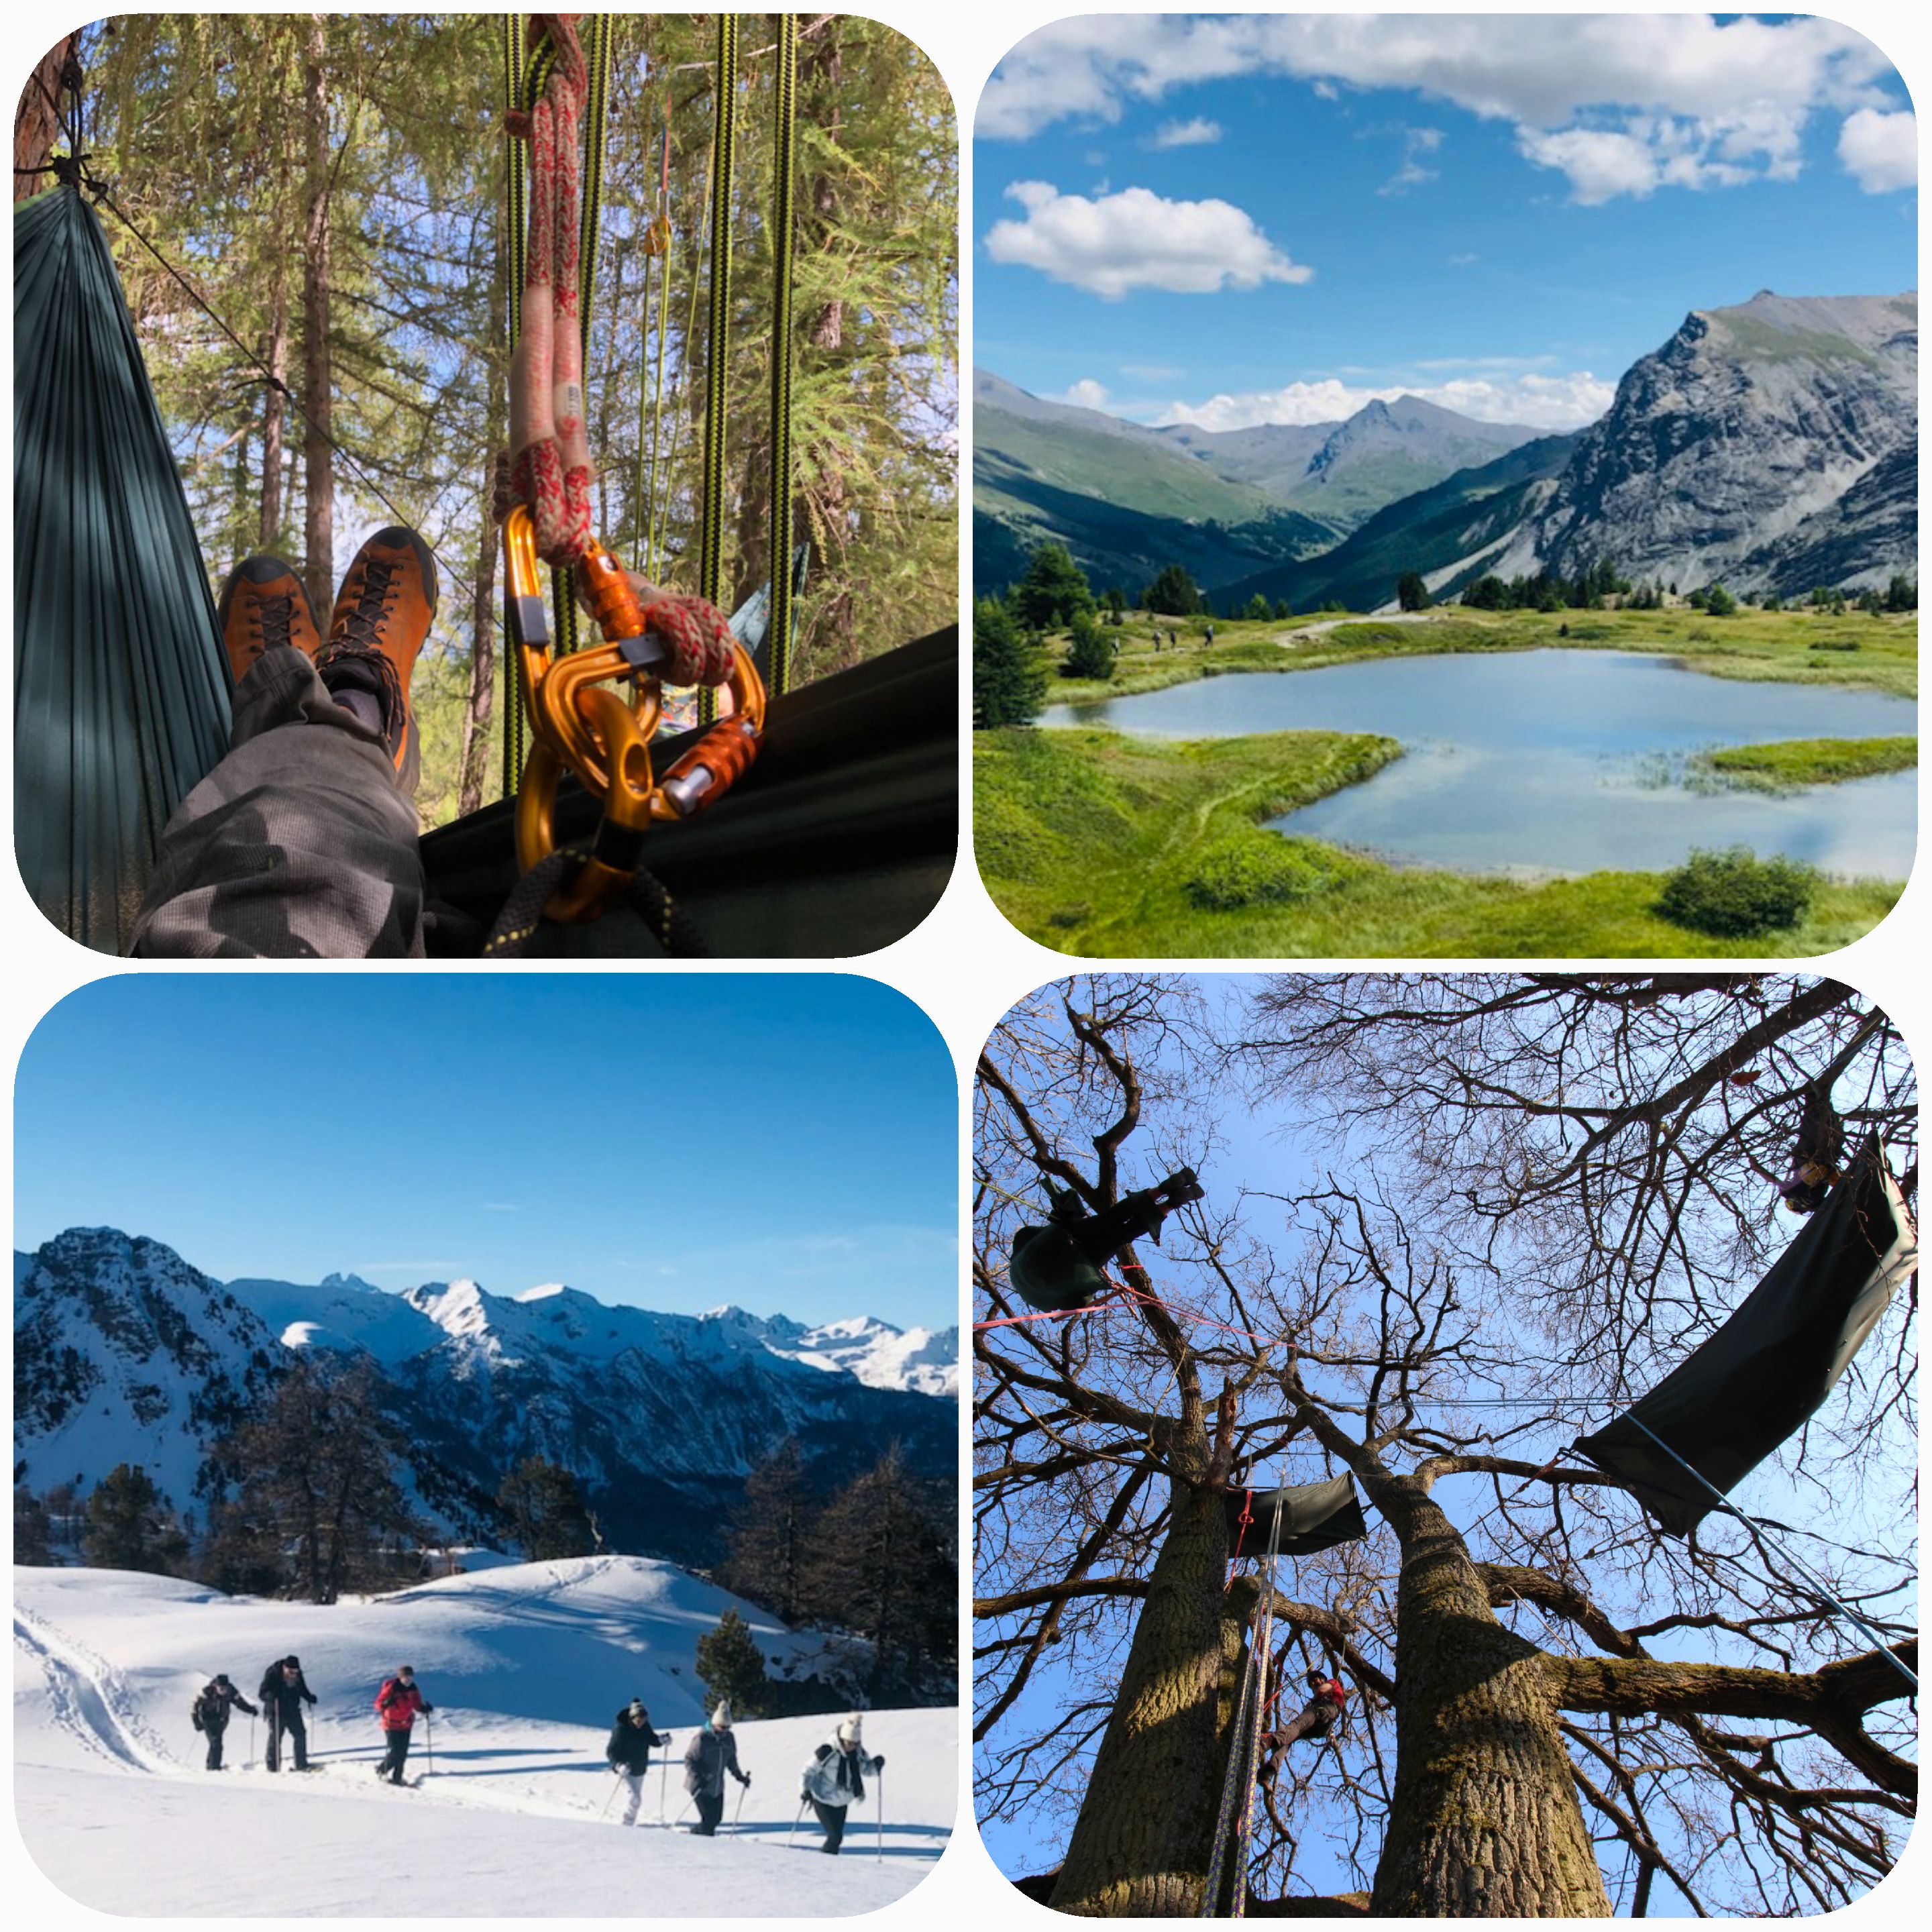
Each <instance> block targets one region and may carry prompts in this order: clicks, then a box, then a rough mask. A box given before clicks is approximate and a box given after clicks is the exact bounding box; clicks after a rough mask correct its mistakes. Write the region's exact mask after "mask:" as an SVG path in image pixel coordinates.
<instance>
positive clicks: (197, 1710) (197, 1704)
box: [187, 1697, 202, 1730]
mask: <svg viewBox="0 0 1932 1932" xmlns="http://www.w3.org/2000/svg"><path fill="white" fill-rule="evenodd" d="M187 1715H188V1717H189V1719H190V1721H191V1722H192V1723H193V1726H194V1727H195V1729H196V1730H200V1729H201V1728H202V1724H201V1700H200V1699H199V1697H197V1698H196V1700H194V1702H193V1703H192V1704H190V1706H188V1707H187Z"/></svg>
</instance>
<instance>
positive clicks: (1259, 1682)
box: [1199, 1505, 1281, 1918]
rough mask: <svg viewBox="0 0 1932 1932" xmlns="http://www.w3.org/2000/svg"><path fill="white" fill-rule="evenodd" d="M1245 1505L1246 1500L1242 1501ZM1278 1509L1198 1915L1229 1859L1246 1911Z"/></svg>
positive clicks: (1216, 1894)
mask: <svg viewBox="0 0 1932 1932" xmlns="http://www.w3.org/2000/svg"><path fill="white" fill-rule="evenodd" d="M1244 1507H1245V1505H1244ZM1280 1545H1281V1512H1280V1511H1279V1510H1277V1511H1276V1512H1275V1516H1274V1532H1273V1533H1272V1534H1271V1535H1270V1537H1269V1538H1268V1589H1267V1591H1266V1592H1265V1597H1264V1601H1263V1602H1262V1604H1261V1606H1260V1608H1259V1611H1258V1613H1257V1616H1256V1625H1257V1629H1256V1631H1254V1632H1253V1633H1251V1634H1250V1637H1249V1640H1248V1661H1247V1667H1246V1668H1245V1669H1244V1671H1243V1672H1242V1674H1241V1697H1240V1700H1239V1703H1238V1709H1237V1710H1236V1712H1235V1723H1234V1726H1233V1728H1232V1730H1230V1732H1229V1742H1228V1769H1227V1772H1226V1775H1225V1776H1224V1777H1223V1778H1222V1781H1221V1804H1220V1811H1219V1812H1218V1814H1217V1816H1216V1818H1215V1821H1214V1844H1213V1846H1212V1848H1211V1850H1210V1852H1209V1853H1208V1882H1207V1885H1206V1887H1205V1889H1204V1891H1202V1897H1201V1911H1200V1913H1199V1916H1200V1917H1202V1918H1218V1917H1219V1916H1220V1912H1219V1909H1218V1907H1219V1906H1220V1898H1221V1891H1222V1888H1223V1885H1224V1884H1225V1883H1226V1881H1227V1877H1228V1873H1229V1866H1230V1863H1231V1853H1232V1866H1233V1870H1234V1872H1235V1879H1236V1884H1235V1900H1234V1903H1233V1906H1232V1915H1233V1916H1234V1917H1235V1918H1243V1917H1244V1916H1246V1913H1247V1873H1248V1858H1247V1847H1248V1839H1249V1835H1250V1827H1251V1824H1252V1820H1253V1811H1254V1781H1255V1772H1256V1769H1257V1762H1258V1760H1259V1756H1260V1751H1261V1721H1262V1712H1263V1710H1264V1709H1265V1703H1264V1698H1265V1693H1266V1691H1267V1688H1268V1668H1269V1666H1270V1664H1271V1663H1272V1661H1273V1649H1274V1564H1275V1559H1276V1557H1277V1556H1278V1555H1279V1554H1280Z"/></svg>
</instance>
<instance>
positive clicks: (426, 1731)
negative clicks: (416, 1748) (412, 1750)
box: [423, 1711, 436, 1778]
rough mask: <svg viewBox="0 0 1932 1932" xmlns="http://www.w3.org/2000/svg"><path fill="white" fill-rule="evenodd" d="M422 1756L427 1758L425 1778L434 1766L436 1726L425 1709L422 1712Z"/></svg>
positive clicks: (424, 1771) (424, 1769)
mask: <svg viewBox="0 0 1932 1932" xmlns="http://www.w3.org/2000/svg"><path fill="white" fill-rule="evenodd" d="M423 1756H424V1757H425V1760H427V1762H426V1763H425V1765H424V1766H423V1775H424V1777H425V1778H427V1777H428V1775H430V1773H431V1772H433V1771H434V1770H435V1769H436V1727H435V1725H434V1724H431V1722H430V1716H429V1713H428V1712H427V1711H425V1712H424V1713H423Z"/></svg>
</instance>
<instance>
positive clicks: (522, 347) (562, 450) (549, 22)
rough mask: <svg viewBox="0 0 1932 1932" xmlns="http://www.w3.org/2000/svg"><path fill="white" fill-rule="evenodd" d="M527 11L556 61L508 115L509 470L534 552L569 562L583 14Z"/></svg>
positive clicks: (577, 400) (574, 531) (578, 499)
mask: <svg viewBox="0 0 1932 1932" xmlns="http://www.w3.org/2000/svg"><path fill="white" fill-rule="evenodd" d="M582 17H583V16H582V15H580V14H577V13H538V14H535V15H533V16H532V20H533V23H534V24H535V27H536V28H537V29H538V31H539V32H540V33H541V34H544V35H546V36H547V37H548V39H549V40H550V45H551V46H552V48H553V49H554V50H555V52H556V61H555V63H554V65H553V66H552V67H551V68H550V77H549V79H548V80H547V81H546V83H544V91H543V94H542V96H541V98H540V99H539V100H538V101H537V103H536V104H535V107H532V109H531V110H529V113H526V114H525V113H516V114H511V115H508V116H506V117H505V124H506V126H507V127H508V130H509V131H510V133H511V135H512V136H516V137H518V138H520V139H526V140H528V141H529V144H530V222H529V247H528V248H527V250H526V251H525V265H526V266H525V269H524V280H523V335H522V337H521V338H520V340H519V341H518V342H517V347H516V350H515V352H514V354H513V355H512V356H511V359H510V448H511V452H512V455H511V468H510V475H511V483H512V485H513V486H514V489H515V490H516V493H517V496H519V497H520V499H522V500H523V502H526V503H527V504H528V505H529V509H530V514H531V517H532V520H533V521H534V523H535V526H536V538H537V553H538V556H541V558H542V559H544V562H546V563H553V564H560V565H564V566H565V567H566V568H568V566H569V565H572V564H574V563H575V562H577V560H578V559H579V558H580V557H581V556H583V553H584V551H585V550H586V548H587V547H589V542H590V531H591V523H590V485H591V483H592V481H593V479H594V478H595V474H596V472H595V468H594V466H592V463H591V460H590V442H589V431H588V430H587V428H586V425H585V422H584V412H583V341H582V338H581V335H580V331H579V328H578V322H577V278H578V267H579V261H578V257H579V251H580V237H579V235H578V232H577V221H578V199H579V196H580V180H579V178H580V172H581V168H582V157H581V153H580V135H579V128H580V123H581V120H582V117H583V105H584V102H585V101H586V98H587V97H588V95H589V88H590V77H589V68H587V67H586V65H585V62H584V58H583V47H582V45H581V44H580V42H579V41H578V40H577V21H578V20H580V19H581V18H582Z"/></svg>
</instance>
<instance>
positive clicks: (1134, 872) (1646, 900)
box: [974, 609, 1918, 959]
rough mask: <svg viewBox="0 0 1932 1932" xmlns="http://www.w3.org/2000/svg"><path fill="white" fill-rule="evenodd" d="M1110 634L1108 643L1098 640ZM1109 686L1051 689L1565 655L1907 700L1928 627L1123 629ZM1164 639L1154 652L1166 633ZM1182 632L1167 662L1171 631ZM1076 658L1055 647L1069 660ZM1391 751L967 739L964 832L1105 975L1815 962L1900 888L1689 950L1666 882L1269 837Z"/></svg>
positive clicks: (1904, 748) (1889, 745)
mask: <svg viewBox="0 0 1932 1932" xmlns="http://www.w3.org/2000/svg"><path fill="white" fill-rule="evenodd" d="M1109 628H1115V627H1109ZM1118 628H1119V629H1121V631H1122V632H1123V634H1124V643H1123V646H1122V649H1121V653H1120V655H1119V657H1118V659H1117V660H1116V664H1117V670H1116V674H1115V677H1114V679H1112V681H1110V682H1105V683H1101V682H1093V681H1090V680H1082V679H1073V678H1064V677H1058V676H1056V677H1055V678H1054V679H1052V688H1050V690H1049V693H1048V701H1049V703H1068V702H1075V703H1077V702H1079V701H1081V700H1083V699H1085V700H1091V699H1094V698H1098V697H1104V696H1123V695H1127V694H1133V693H1135V692H1138V691H1152V690H1158V689H1160V688H1163V687H1165V686H1167V685H1174V684H1179V683H1184V682H1188V681H1190V680H1191V679H1194V678H1197V677H1212V676H1219V675H1225V674H1226V673H1229V672H1233V671H1254V670H1280V671H1293V670H1312V669H1315V668H1317V667H1320V666H1322V665H1325V664H1338V663H1343V662H1352V661H1358V660H1360V659H1361V658H1366V657H1392V656H1406V655H1418V654H1424V653H1431V652H1445V651H1471V650H1527V649H1539V648H1550V647H1556V648H1571V649H1618V650H1632V651H1643V652H1651V653H1654V654H1661V655H1667V656H1670V657H1673V658H1677V659H1679V660H1680V661H1682V663H1684V664H1685V665H1686V666H1687V667H1690V668H1692V669H1694V670H1699V671H1702V672H1704V673H1707V674H1709V675H1712V676H1720V677H1736V678H1746V679H1772V680H1775V681H1778V682H1793V683H1810V684H1818V685H1839V686H1851V687H1853V688H1864V689H1867V690H1873V691H1883V692H1886V693H1888V694H1891V695H1894V696H1900V697H1915V696H1916V694H1917V688H1918V684H1917V653H1918V626H1917V621H1916V618H1915V616H1913V615H1905V616H1889V615H1888V616H1882V617H1876V618H1875V617H1871V616H1865V615H1863V614H1860V613H1852V614H1847V615H1844V616H1830V615H1828V614H1825V613H1815V612H1813V611H1811V610H1790V611H1777V612H1769V611H1758V610H1749V609H1745V610H1740V611H1739V613H1737V614H1736V616H1730V617H1712V616H1707V615H1706V614H1705V613H1703V612H1700V611H1697V610H1661V611H1659V610H1644V611H1637V610H1632V611H1619V610H1603V611H1597V610H1583V611H1577V610H1572V611H1565V612H1550V613H1544V612H1535V611H1510V612H1503V613H1491V612H1487V611H1464V610H1460V609H1459V610H1445V611H1442V612H1430V613H1424V614H1422V615H1421V616H1418V617H1416V618H1414V619H1403V620H1396V619H1388V618H1361V617H1354V616H1334V615H1329V616H1315V617H1304V618H1296V619H1288V620H1286V621H1285V622H1229V621H1226V620H1223V619H1215V620H1214V642H1213V643H1209V642H1208V639H1207V635H1206V630H1207V625H1206V622H1205V620H1203V619H1160V620H1158V624H1157V623H1156V622H1155V621H1154V620H1151V619H1149V618H1148V616H1146V615H1145V613H1138V612H1136V613H1130V615H1129V616H1128V617H1127V619H1126V620H1125V621H1124V623H1123V624H1122V625H1120V626H1118ZM1157 629H1158V631H1160V634H1161V637H1162V639H1163V642H1162V643H1161V645H1160V647H1159V648H1157V647H1156V641H1155V632H1156V630H1157ZM1170 629H1172V630H1175V631H1178V632H1179V633H1180V637H1179V642H1178V645H1177V646H1174V647H1169V646H1166V643H1165V641H1164V640H1165V635H1166V632H1167V631H1169V630H1170ZM1063 649H1064V640H1056V641H1055V643H1052V644H1051V645H1050V646H1049V651H1050V653H1051V655H1052V656H1053V657H1054V658H1055V660H1056V661H1057V660H1058V657H1059V655H1061V652H1062V650H1063ZM1400 752H1401V748H1400V745H1398V744H1397V742H1395V741H1394V740H1393V739H1389V738H1386V737H1379V736H1370V735H1367V734H1361V733H1341V732H1294V731H1291V732H1276V733H1265V734H1262V735H1259V736H1252V737H1239V738H1218V739H1202V740H1198V741H1183V742H1176V741H1174V740H1171V739H1163V740H1153V739H1139V738H1133V737H1129V736H1124V735H1123V734H1121V733H1116V732H1108V731H1097V730H1085V729H1079V730H1052V731H1043V730H1037V729H1033V728H1025V727H1022V728H1009V729H1004V730H992V731H980V732H978V733H976V734H975V742H974V844H975V849H976V852H977V857H978V861H979V865H980V874H981V876H982V877H983V879H984V880H985V882H986V889H987V890H988V892H989V893H990V894H991V895H992V898H993V900H994V901H995V904H998V906H999V907H1001V910H1003V911H1004V913H1006V915H1007V917H1008V918H1009V919H1011V920H1012V921H1013V923H1014V924H1015V925H1016V926H1018V927H1019V929H1020V930H1021V931H1022V932H1025V933H1026V934H1027V935H1028V936H1029V937H1031V938H1034V939H1035V940H1037V941H1039V942H1040V944H1043V945H1046V946H1049V947H1053V948H1055V950H1058V951H1061V952H1064V953H1071V954H1076V955H1081V956H1088V957H1094V958H1131V957H1150V958H1178V959H1204V958H1207V959H1212V958H1230V959H1248V958H1262V957H1272V958H1283V959H1319V958H1351V957H1364V958H1379V957H1394V956H1404V955H1414V956H1418V957H1423V958H1505V959H1506V958H1529V957H1559V958H1560V957H1565V956H1568V957H1617V956H1630V957H1636V958H1702V959H1722V958H1803V957H1808V956H1815V955H1817V954H1820V953H1829V952H1831V951H1832V950H1835V949H1836V948H1838V947H1841V946H1843V945H1846V944H1849V943H1850V942H1851V941H1853V940H1855V939H1856V938H1859V937H1861V935H1863V934H1864V933H1866V932H1869V931H1870V929H1871V928H1872V927H1873V926H1875V925H1876V924H1877V922H1879V920H1880V919H1882V918H1883V917H1884V916H1885V913H1887V912H1888V910H1890V909H1891V905H1892V904H1893V903H1894V901H1895V900H1896V898H1897V895H1898V893H1899V892H1900V889H1901V888H1902V883H1903V882H1902V881H1879V880H1855V881H1841V880H1827V881H1826V883H1823V885H1822V886H1820V889H1819V890H1818V891H1817V893H1816V895H1815V896H1814V899H1813V901H1812V904H1811V910H1810V912H1809V913H1808V916H1806V917H1805V919H1804V920H1803V922H1802V923H1801V924H1799V926H1796V927H1793V928H1791V929H1788V930H1785V931H1781V932H1769V933H1763V934H1760V935H1756V936H1754V937H1752V938H1748V939H1737V940H1724V939H1718V938H1714V937H1712V935H1709V934H1706V933H1703V932H1693V931H1688V930H1687V929H1685V928H1684V927H1682V926H1676V925H1673V924H1672V923H1671V922H1670V921H1668V920H1667V919H1664V918H1662V917H1661V916H1659V914H1658V913H1657V912H1656V910H1655V905H1656V902H1657V899H1658V893H1659V892H1660V890H1661V887H1662V884H1663V880H1664V874H1660V873H1649V872H1614V871H1603V872H1594V873H1591V874H1587V875H1586V876H1584V877H1577V878H1556V879H1550V880H1542V881H1535V882H1526V881H1523V880H1513V879H1509V878H1505V877H1493V876H1487V875H1485V876H1469V875H1465V874H1459V873H1456V872H1451V871H1439V870H1433V869H1429V868H1409V867H1396V866H1392V865H1385V864H1384V863H1382V862H1381V861H1379V860H1378V859H1374V858H1372V857H1370V856H1366V855H1364V854H1362V853H1355V852H1350V851H1346V850H1343V849H1341V848H1340V847H1336V846H1333V845H1330V844H1326V843H1325V842H1324V841H1320V840H1317V839H1313V838H1286V837H1283V836H1282V835H1279V834H1277V833H1274V832H1266V831H1265V830H1263V829H1261V824H1260V821H1262V820H1265V819H1267V818H1269V817H1274V816H1276V815H1277V814H1280V813H1281V812H1283V811H1289V810H1292V809H1293V808H1295V807H1296V806H1298V805H1304V804H1307V803H1309V802H1312V801H1313V799H1316V798H1318V797H1321V796H1325V795H1326V794H1327V793H1330V792H1332V791H1334V790H1339V789H1340V788H1341V787H1343V786H1344V785H1348V784H1356V783H1359V782H1361V781H1362V780H1363V779H1364V778H1369V777H1370V776H1372V775H1373V774H1374V773H1375V772H1377V771H1379V769H1382V766H1384V765H1385V764H1386V763H1388V761H1389V760H1391V758H1394V757H1399V756H1400ZM1916 760H1917V741H1916V739H1911V738H1901V739H1863V740H1848V739H1807V740H1803V741H1799V742H1795V743H1793V744H1789V745H1781V744H1773V745H1748V746H1740V747H1736V748H1733V749H1732V750H1730V751H1723V752H1718V753H1715V754H1710V755H1709V757H1708V758H1707V759H1704V760H1698V761H1696V765H1695V768H1694V770H1693V771H1692V772H1690V773H1688V774H1687V777H1688V778H1690V779H1691V781H1693V782H1699V783H1719V784H1740V785H1745V786H1749V787H1757V788H1763V789H1771V790H1791V789H1795V788H1798V787H1802V786H1805V785H1809V784H1826V783H1833V782H1838V781H1843V780H1846V779H1850V778H1858V777H1865V776H1870V775H1873V774H1875V773H1876V772H1884V771H1892V770H1897V769H1904V768H1906V767H1907V766H1911V765H1912V764H1915V763H1916Z"/></svg>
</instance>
